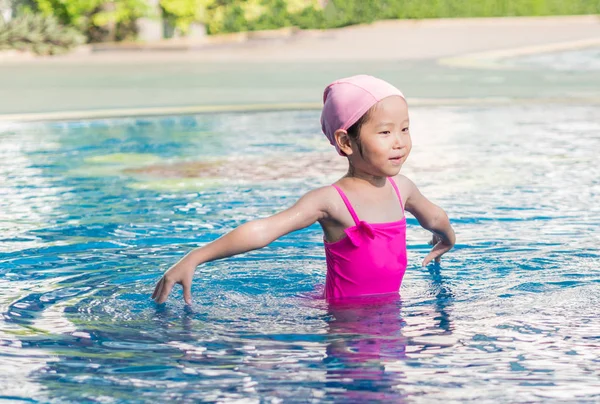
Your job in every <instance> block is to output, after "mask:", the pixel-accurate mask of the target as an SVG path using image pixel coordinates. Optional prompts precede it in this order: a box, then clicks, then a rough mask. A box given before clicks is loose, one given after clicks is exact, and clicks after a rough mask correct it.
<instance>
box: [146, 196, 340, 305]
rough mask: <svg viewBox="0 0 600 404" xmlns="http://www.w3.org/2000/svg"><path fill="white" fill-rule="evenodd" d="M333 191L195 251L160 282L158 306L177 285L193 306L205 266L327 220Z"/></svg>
mask: <svg viewBox="0 0 600 404" xmlns="http://www.w3.org/2000/svg"><path fill="white" fill-rule="evenodd" d="M330 188H331V187H324V188H319V189H316V190H314V191H311V192H309V193H307V194H306V195H304V196H303V197H302V198H300V199H299V200H298V201H297V202H296V203H295V204H294V206H292V207H291V208H289V209H286V210H284V211H282V212H279V213H277V214H275V215H273V216H271V217H267V218H264V219H258V220H253V221H251V222H247V223H244V224H242V225H241V226H239V227H237V228H235V229H234V230H232V231H231V232H229V233H227V234H226V235H224V236H223V237H221V238H219V239H217V240H215V241H213V242H211V243H209V244H207V245H205V246H203V247H200V248H196V249H194V250H192V251H191V252H189V253H188V254H187V255H186V256H184V257H183V258H182V259H181V260H180V261H179V262H177V263H176V264H175V265H173V266H172V267H171V268H169V270H168V271H167V272H165V274H164V275H163V277H162V278H161V279H160V281H158V283H157V284H156V287H155V288H154V293H152V299H154V300H155V301H156V302H157V303H163V302H164V301H165V300H167V297H168V296H169V293H171V290H172V289H173V286H174V285H175V284H177V283H178V284H181V285H182V286H183V298H184V300H185V302H186V303H187V304H190V303H191V302H192V293H191V290H192V278H193V277H194V271H195V270H196V267H197V266H198V265H200V264H202V263H205V262H209V261H214V260H217V259H220V258H226V257H231V256H233V255H236V254H241V253H245V252H247V251H251V250H256V249H259V248H262V247H265V246H266V245H268V244H270V243H271V242H273V241H275V240H276V239H278V238H279V237H281V236H283V235H285V234H288V233H290V232H292V231H294V230H299V229H303V228H305V227H308V226H310V225H311V224H313V223H315V222H316V221H318V220H320V219H323V218H325V217H326V216H327V215H328V213H327V211H328V208H327V203H326V202H327V198H328V195H329V193H330V192H331V189H330Z"/></svg>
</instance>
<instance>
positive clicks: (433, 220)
mask: <svg viewBox="0 0 600 404" xmlns="http://www.w3.org/2000/svg"><path fill="white" fill-rule="evenodd" d="M399 177H400V178H399V181H403V182H404V184H405V187H403V188H404V189H405V190H407V191H408V192H405V197H406V202H405V209H406V210H407V211H409V212H410V213H411V214H412V215H413V216H414V217H415V218H416V219H417V221H418V222H419V224H420V225H421V227H423V228H424V229H426V230H429V231H431V232H432V233H434V236H433V240H432V244H433V248H432V250H431V252H430V253H429V254H428V255H427V256H426V257H425V259H424V260H423V266H425V265H427V264H429V263H430V262H431V261H433V260H435V261H436V262H439V261H440V257H441V256H442V255H443V254H445V253H447V252H448V251H450V250H451V249H452V247H453V246H454V244H455V242H456V236H455V234H454V229H453V228H452V226H451V225H450V220H449V219H448V215H447V214H446V212H444V210H443V209H442V208H440V207H439V206H437V205H436V204H434V203H433V202H431V201H430V200H429V199H427V198H426V197H425V196H424V195H423V194H422V193H421V192H420V191H419V189H418V188H417V186H416V185H415V184H414V183H413V182H412V181H411V180H409V179H408V178H407V177H405V176H399Z"/></svg>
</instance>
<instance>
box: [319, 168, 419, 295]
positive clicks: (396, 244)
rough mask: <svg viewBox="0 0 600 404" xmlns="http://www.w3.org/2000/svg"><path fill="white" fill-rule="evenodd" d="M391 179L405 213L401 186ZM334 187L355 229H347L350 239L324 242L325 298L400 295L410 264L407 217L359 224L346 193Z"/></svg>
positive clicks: (360, 222)
mask: <svg viewBox="0 0 600 404" xmlns="http://www.w3.org/2000/svg"><path fill="white" fill-rule="evenodd" d="M389 180H390V183H391V184H392V186H393V187H394V190H395V191H396V195H397V196H398V199H399V200H400V207H401V208H402V210H404V206H402V198H401V197H400V192H399V191H398V187H397V186H396V183H395V182H394V181H393V180H392V179H391V178H389ZM333 187H334V188H335V189H337V191H338V192H339V194H340V196H341V197H342V199H343V200H344V203H345V204H346V207H347V208H348V211H350V214H351V215H352V218H353V219H354V223H355V226H352V227H349V228H347V229H346V230H344V231H345V233H346V235H347V237H344V238H343V239H341V240H338V241H336V242H333V243H328V242H326V241H325V257H326V260H327V280H326V282H325V298H326V299H327V300H335V299H340V298H345V297H354V296H363V295H374V294H381V293H398V291H399V290H400V284H401V283H402V278H403V277H404V272H405V271H406V264H407V253H406V217H404V218H402V220H399V221H397V222H391V223H367V222H363V221H360V220H359V219H358V216H357V215H356V212H355V211H354V208H353V207H352V205H351V204H350V201H349V200H348V198H347V197H346V195H345V194H344V192H343V191H342V190H341V189H340V188H339V187H337V186H336V185H333Z"/></svg>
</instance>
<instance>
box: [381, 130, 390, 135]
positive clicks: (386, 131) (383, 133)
mask: <svg viewBox="0 0 600 404" xmlns="http://www.w3.org/2000/svg"><path fill="white" fill-rule="evenodd" d="M379 133H380V134H382V135H389V134H390V133H391V132H390V131H389V130H384V131H382V132H379Z"/></svg>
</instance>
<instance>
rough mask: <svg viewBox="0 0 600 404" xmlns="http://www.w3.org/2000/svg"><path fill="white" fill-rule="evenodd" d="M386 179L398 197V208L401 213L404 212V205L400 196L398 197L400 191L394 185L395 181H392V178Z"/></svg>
mask: <svg viewBox="0 0 600 404" xmlns="http://www.w3.org/2000/svg"><path fill="white" fill-rule="evenodd" d="M388 179H389V180H390V182H391V183H392V186H393V187H394V190H395V191H396V195H398V200H399V201H400V207H401V208H402V212H404V204H403V203H402V196H400V191H399V190H398V186H397V185H396V181H394V180H393V179H392V177H388Z"/></svg>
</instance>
